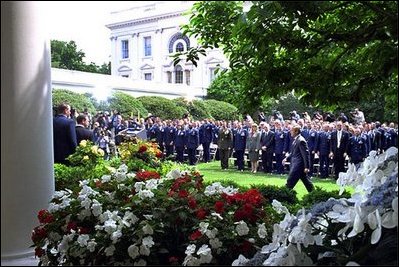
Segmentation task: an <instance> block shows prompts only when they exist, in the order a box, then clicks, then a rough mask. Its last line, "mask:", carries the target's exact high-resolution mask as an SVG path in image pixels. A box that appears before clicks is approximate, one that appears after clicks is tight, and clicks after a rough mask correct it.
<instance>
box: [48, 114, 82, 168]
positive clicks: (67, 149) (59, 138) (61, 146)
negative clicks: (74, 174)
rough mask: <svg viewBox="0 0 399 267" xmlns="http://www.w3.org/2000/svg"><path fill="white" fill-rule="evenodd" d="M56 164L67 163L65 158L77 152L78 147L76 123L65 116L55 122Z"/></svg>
mask: <svg viewBox="0 0 399 267" xmlns="http://www.w3.org/2000/svg"><path fill="white" fill-rule="evenodd" d="M53 134H54V137H53V142H54V162H55V163H64V164H65V163H67V162H66V160H65V158H66V157H68V156H69V155H71V154H73V153H74V152H75V148H76V146H77V141H76V130H75V122H74V121H73V120H71V119H68V118H67V117H66V116H64V115H57V116H56V117H55V118H54V120H53Z"/></svg>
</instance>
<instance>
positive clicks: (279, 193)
mask: <svg viewBox="0 0 399 267" xmlns="http://www.w3.org/2000/svg"><path fill="white" fill-rule="evenodd" d="M251 187H252V188H258V190H259V192H260V193H261V194H262V195H263V197H264V198H265V199H266V200H268V201H269V203H272V202H273V199H276V200H278V201H280V202H283V203H285V204H296V203H298V198H297V196H296V192H295V191H294V190H291V189H289V188H287V187H285V186H282V187H278V186H275V185H252V186H251Z"/></svg>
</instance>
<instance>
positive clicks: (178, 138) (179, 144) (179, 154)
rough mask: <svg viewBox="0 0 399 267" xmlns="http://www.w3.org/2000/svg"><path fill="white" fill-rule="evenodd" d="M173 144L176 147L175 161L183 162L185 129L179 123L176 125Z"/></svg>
mask: <svg viewBox="0 0 399 267" xmlns="http://www.w3.org/2000/svg"><path fill="white" fill-rule="evenodd" d="M174 144H175V149H176V161H177V162H180V163H183V162H184V148H185V146H186V131H185V130H184V129H183V125H182V124H180V123H179V124H178V125H177V130H176V135H175V141H174Z"/></svg>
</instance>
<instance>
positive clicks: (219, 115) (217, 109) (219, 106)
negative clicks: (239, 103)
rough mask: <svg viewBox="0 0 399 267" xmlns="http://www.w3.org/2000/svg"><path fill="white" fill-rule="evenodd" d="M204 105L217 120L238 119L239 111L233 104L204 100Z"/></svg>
mask: <svg viewBox="0 0 399 267" xmlns="http://www.w3.org/2000/svg"><path fill="white" fill-rule="evenodd" d="M204 104H205V107H206V109H207V110H208V112H209V114H210V115H211V117H212V118H214V119H215V120H236V119H238V115H239V114H238V109H237V108H236V107H235V106H233V105H232V104H229V103H226V102H223V101H218V100H215V99H209V100H204Z"/></svg>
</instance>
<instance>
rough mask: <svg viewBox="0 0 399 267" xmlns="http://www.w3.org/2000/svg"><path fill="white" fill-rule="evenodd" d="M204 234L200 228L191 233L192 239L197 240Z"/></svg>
mask: <svg viewBox="0 0 399 267" xmlns="http://www.w3.org/2000/svg"><path fill="white" fill-rule="evenodd" d="M201 236H202V234H201V231H200V230H196V231H195V232H194V233H192V234H191V235H190V237H189V238H190V240H197V239H198V238H200V237H201Z"/></svg>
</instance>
